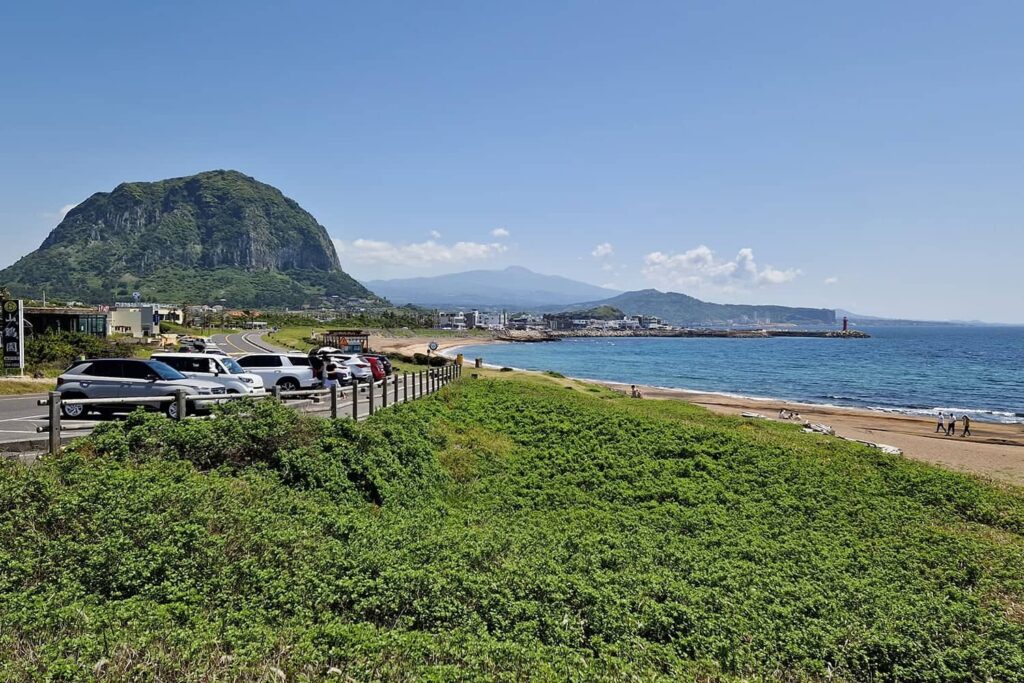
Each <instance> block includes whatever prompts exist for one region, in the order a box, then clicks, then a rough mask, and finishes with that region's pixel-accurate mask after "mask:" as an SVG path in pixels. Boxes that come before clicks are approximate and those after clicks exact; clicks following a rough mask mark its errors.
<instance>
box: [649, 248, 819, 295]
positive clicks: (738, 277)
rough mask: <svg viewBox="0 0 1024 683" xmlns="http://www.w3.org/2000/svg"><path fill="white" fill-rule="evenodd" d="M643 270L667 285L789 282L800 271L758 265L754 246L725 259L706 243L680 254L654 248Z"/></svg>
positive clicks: (728, 286)
mask: <svg viewBox="0 0 1024 683" xmlns="http://www.w3.org/2000/svg"><path fill="white" fill-rule="evenodd" d="M641 272H643V274H644V276H645V277H646V278H647V279H648V280H650V281H652V282H654V283H656V284H658V285H660V286H662V287H665V288H672V287H698V288H700V287H719V288H722V289H739V288H744V287H760V286H764V285H778V284H783V283H785V282H790V281H792V280H793V279H795V278H796V277H797V276H798V275H800V271H799V270H797V269H795V268H790V269H787V270H779V269H778V268H773V267H772V266H764V267H758V265H757V262H756V261H755V260H754V251H753V249H740V251H739V253H738V254H736V258H734V259H732V260H728V261H723V260H721V259H719V258H718V257H717V256H715V253H714V252H713V251H712V250H711V249H709V248H708V247H706V246H704V245H703V244H702V245H700V246H699V247H696V248H695V249H690V250H689V251H686V252H683V253H681V254H666V253H663V252H660V251H655V252H651V253H650V254H647V256H646V257H644V267H643V269H642V271H641Z"/></svg>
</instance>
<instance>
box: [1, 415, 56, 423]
mask: <svg viewBox="0 0 1024 683" xmlns="http://www.w3.org/2000/svg"><path fill="white" fill-rule="evenodd" d="M49 419H50V417H49V416H48V415H40V416H39V417H31V416H29V417H8V418H5V419H3V420H0V422H17V421H19V420H25V421H26V422H38V421H40V420H49Z"/></svg>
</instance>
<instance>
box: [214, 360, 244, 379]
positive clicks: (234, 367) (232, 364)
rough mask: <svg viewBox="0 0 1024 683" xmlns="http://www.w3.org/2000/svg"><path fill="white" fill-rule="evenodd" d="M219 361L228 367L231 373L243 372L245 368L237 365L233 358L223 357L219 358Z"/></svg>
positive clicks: (238, 373)
mask: <svg viewBox="0 0 1024 683" xmlns="http://www.w3.org/2000/svg"><path fill="white" fill-rule="evenodd" d="M220 362H221V363H223V364H224V367H226V368H227V369H228V372H230V373H231V374H232V375H241V374H244V373H245V369H244V368H242V366H241V365H239V364H238V363H237V362H236V361H235V359H234V358H228V357H226V356H225V357H224V358H221V359H220Z"/></svg>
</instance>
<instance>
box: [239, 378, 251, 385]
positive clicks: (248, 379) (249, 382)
mask: <svg viewBox="0 0 1024 683" xmlns="http://www.w3.org/2000/svg"><path fill="white" fill-rule="evenodd" d="M239 379H240V380H242V381H243V382H245V383H246V384H252V377H239Z"/></svg>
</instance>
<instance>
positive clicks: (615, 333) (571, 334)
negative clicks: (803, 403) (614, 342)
mask: <svg viewBox="0 0 1024 683" xmlns="http://www.w3.org/2000/svg"><path fill="white" fill-rule="evenodd" d="M870 336H871V335H869V334H868V333H866V332H861V331H859V330H771V329H762V330H726V329H708V328H684V329H678V330H559V331H552V330H503V331H502V332H500V333H498V334H496V335H495V338H496V339H499V340H501V341H509V342H547V341H558V340H559V339H578V338H586V337H657V338H662V339H663V338H672V337H682V338H691V337H709V338H714V337H724V338H731V339H767V338H770V337H818V338H826V339H868V338H870Z"/></svg>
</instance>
